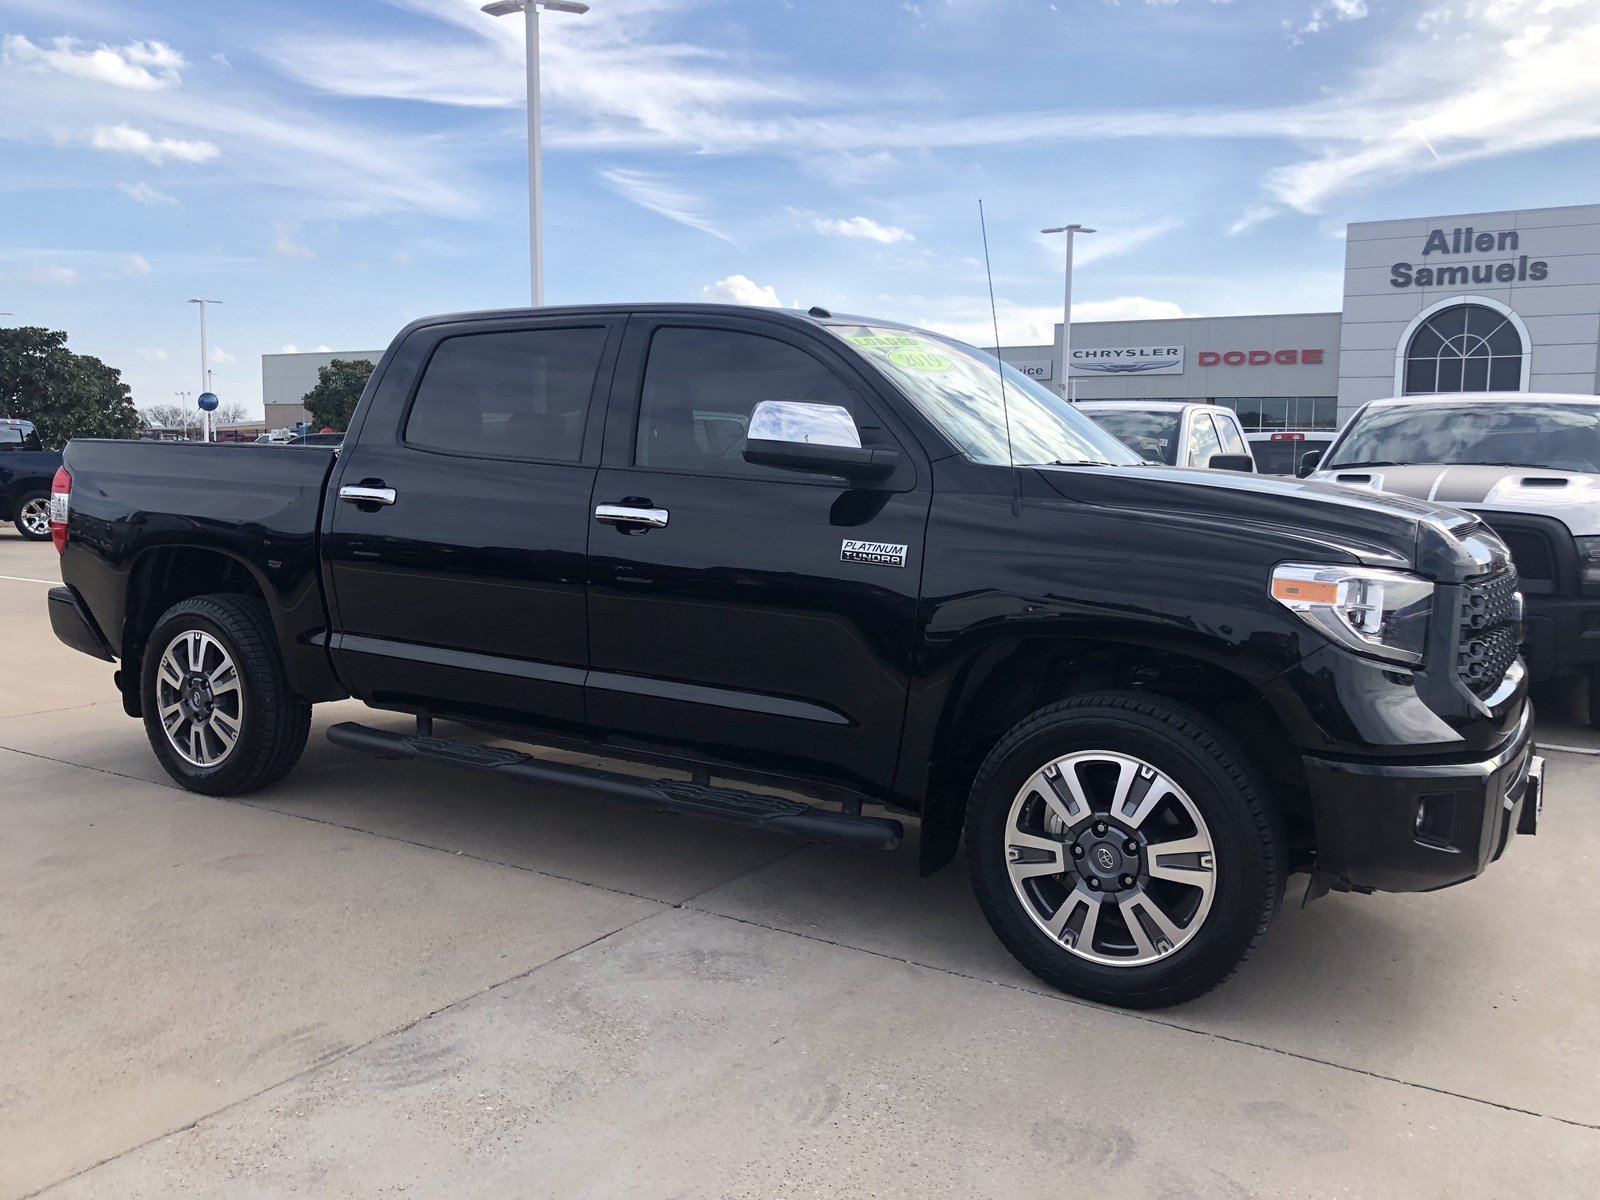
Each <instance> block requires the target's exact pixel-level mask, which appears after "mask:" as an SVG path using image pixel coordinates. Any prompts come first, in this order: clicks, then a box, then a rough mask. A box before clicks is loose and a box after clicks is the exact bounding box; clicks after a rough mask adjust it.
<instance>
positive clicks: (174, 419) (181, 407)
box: [139, 400, 250, 437]
mask: <svg viewBox="0 0 1600 1200" xmlns="http://www.w3.org/2000/svg"><path fill="white" fill-rule="evenodd" d="M139 415H140V416H142V417H143V418H144V420H145V424H146V425H148V426H149V427H150V428H151V429H176V430H177V431H178V432H180V433H182V434H183V436H184V437H190V436H193V437H199V436H200V430H201V424H200V417H201V413H200V406H199V405H197V404H147V405H145V407H143V408H141V409H140V410H139ZM249 419H250V415H249V413H248V412H247V411H246V410H245V406H244V405H242V404H240V403H239V402H238V401H237V400H233V401H227V402H224V403H222V404H219V405H218V406H217V410H216V411H215V412H214V413H212V414H211V424H212V428H214V429H215V428H220V427H221V426H223V425H242V424H244V423H245V422H246V421H248V420H249Z"/></svg>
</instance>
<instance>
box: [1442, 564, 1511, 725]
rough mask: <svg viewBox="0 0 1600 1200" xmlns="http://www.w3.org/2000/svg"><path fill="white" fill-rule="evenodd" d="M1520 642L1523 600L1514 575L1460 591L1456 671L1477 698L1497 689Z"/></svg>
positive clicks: (1493, 577) (1507, 573) (1495, 577)
mask: <svg viewBox="0 0 1600 1200" xmlns="http://www.w3.org/2000/svg"><path fill="white" fill-rule="evenodd" d="M1521 643H1522V597H1521V594H1520V593H1519V592H1518V590H1517V572H1516V571H1515V570H1514V569H1513V570H1506V571H1501V572H1500V573H1499V574H1496V575H1489V576H1486V577H1484V578H1482V579H1477V580H1473V581H1472V582H1470V583H1468V584H1467V585H1466V586H1465V587H1464V588H1463V589H1462V597H1461V617H1460V640H1459V642H1458V644H1457V651H1456V670H1457V671H1458V672H1459V674H1460V676H1461V682H1463V683H1464V684H1466V685H1467V687H1468V689H1470V690H1471V691H1472V693H1473V694H1474V695H1477V696H1487V695H1488V694H1489V693H1490V692H1492V691H1494V689H1495V688H1497V687H1499V686H1500V681H1501V680H1503V679H1504V678H1505V677H1506V672H1507V671H1508V670H1510V669H1511V664H1512V663H1514V662H1515V661H1516V660H1517V648H1518V647H1519V646H1520V645H1521Z"/></svg>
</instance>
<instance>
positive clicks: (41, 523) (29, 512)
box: [17, 496, 50, 538]
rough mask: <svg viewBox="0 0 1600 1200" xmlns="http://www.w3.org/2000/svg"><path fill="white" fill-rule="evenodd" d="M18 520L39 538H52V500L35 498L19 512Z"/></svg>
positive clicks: (31, 533)
mask: <svg viewBox="0 0 1600 1200" xmlns="http://www.w3.org/2000/svg"><path fill="white" fill-rule="evenodd" d="M17 520H18V521H19V522H21V524H22V527H23V528H24V529H26V530H27V531H28V533H29V534H30V535H31V536H33V537H37V538H44V537H49V536H50V500H49V498H48V497H46V496H35V497H34V498H33V499H32V500H29V501H28V502H27V503H25V504H24V505H23V506H22V507H21V508H20V509H19V510H18V511H17Z"/></svg>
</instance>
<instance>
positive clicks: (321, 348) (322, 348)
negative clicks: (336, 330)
mask: <svg viewBox="0 0 1600 1200" xmlns="http://www.w3.org/2000/svg"><path fill="white" fill-rule="evenodd" d="M316 352H317V353H318V354H332V353H333V347H332V346H330V345H328V344H327V343H326V342H319V343H318V344H317V349H316Z"/></svg>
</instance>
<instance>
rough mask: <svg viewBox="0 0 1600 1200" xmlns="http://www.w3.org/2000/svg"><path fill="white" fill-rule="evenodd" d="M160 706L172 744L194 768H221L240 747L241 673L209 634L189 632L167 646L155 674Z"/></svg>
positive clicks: (242, 708)
mask: <svg viewBox="0 0 1600 1200" xmlns="http://www.w3.org/2000/svg"><path fill="white" fill-rule="evenodd" d="M156 705H157V712H158V713H159V714H160V717H161V727H162V729H164V730H166V734H167V741H168V742H170V743H171V744H172V748H173V749H174V750H176V751H177V752H178V755H179V756H180V757H181V758H182V759H183V760H184V761H185V762H187V763H190V764H191V765H193V766H196V767H215V766H218V765H219V764H221V763H222V762H223V760H224V759H226V758H227V757H228V755H230V754H232V753H233V749H234V747H235V746H237V745H238V743H239V732H240V730H241V729H242V728H243V727H244V690H243V689H242V688H241V687H240V686H239V671H238V668H236V667H235V666H234V664H233V659H232V658H230V657H229V655H228V652H227V651H226V650H224V649H223V647H222V643H221V642H219V641H218V640H217V639H216V638H214V637H212V636H211V635H210V634H209V633H206V632H205V631H204V630H200V629H187V630H185V631H184V632H182V633H180V634H179V635H178V636H177V637H175V638H173V639H172V641H171V642H169V643H168V644H167V648H166V650H165V651H163V652H162V655H161V662H160V666H159V668H158V669H157V672H156Z"/></svg>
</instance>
